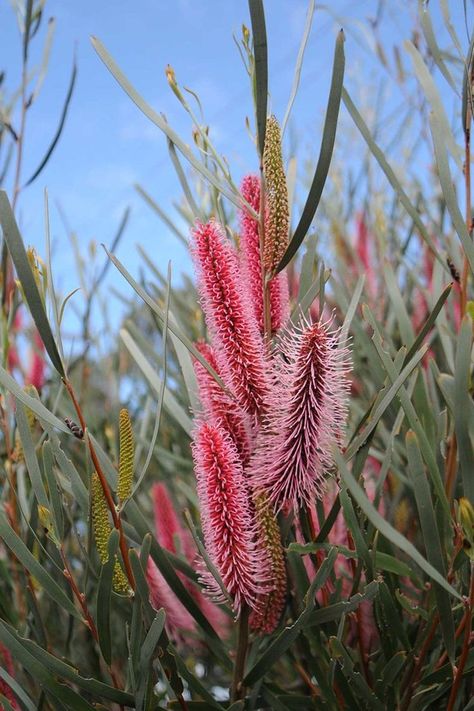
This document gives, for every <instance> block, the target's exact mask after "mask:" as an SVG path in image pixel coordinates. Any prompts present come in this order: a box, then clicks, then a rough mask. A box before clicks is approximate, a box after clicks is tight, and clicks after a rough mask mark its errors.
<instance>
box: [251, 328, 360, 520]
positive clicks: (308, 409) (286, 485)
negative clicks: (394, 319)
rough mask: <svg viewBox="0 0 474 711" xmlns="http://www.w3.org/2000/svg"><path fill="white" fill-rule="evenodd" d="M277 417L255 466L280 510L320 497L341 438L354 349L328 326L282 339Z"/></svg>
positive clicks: (259, 484) (254, 473) (258, 480)
mask: <svg viewBox="0 0 474 711" xmlns="http://www.w3.org/2000/svg"><path fill="white" fill-rule="evenodd" d="M274 363H275V389H274V392H275V396H274V403H273V408H272V418H271V420H269V422H268V423H266V425H265V427H264V429H263V430H262V432H261V437H260V442H259V443H258V444H257V448H256V453H255V455H254V457H253V459H252V461H251V463H250V466H249V470H250V478H251V481H252V483H253V486H254V487H255V489H256V490H257V491H259V490H263V491H265V492H266V493H267V495H268V497H269V499H270V501H271V502H272V504H273V505H274V506H275V508H276V510H277V511H279V510H281V509H282V507H283V506H284V505H285V504H291V505H292V506H293V507H294V508H295V509H298V508H299V507H300V506H302V505H303V504H308V503H309V502H310V501H311V500H312V499H313V498H314V496H316V497H318V498H321V496H322V493H323V483H324V479H325V475H326V472H327V470H328V469H329V468H330V467H331V466H332V464H333V459H332V447H333V445H334V444H338V443H339V442H340V440H341V438H342V429H343V427H344V423H345V419H346V398H347V394H348V390H349V386H350V383H349V379H348V378H347V377H346V375H347V371H348V369H349V351H348V349H347V347H345V345H343V344H340V343H339V331H335V332H331V331H330V330H329V322H326V323H324V322H322V321H318V322H317V323H314V324H309V323H307V322H306V321H305V319H303V318H302V319H301V323H300V326H299V327H298V328H296V327H295V328H294V329H293V330H292V331H291V332H288V333H287V334H286V335H285V336H284V337H282V338H281V339H280V342H279V344H278V345H277V351H276V353H275V359H274Z"/></svg>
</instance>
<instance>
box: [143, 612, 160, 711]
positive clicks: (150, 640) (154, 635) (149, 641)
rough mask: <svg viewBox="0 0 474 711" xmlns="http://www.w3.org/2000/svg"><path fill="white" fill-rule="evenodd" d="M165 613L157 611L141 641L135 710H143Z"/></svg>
mask: <svg viewBox="0 0 474 711" xmlns="http://www.w3.org/2000/svg"><path fill="white" fill-rule="evenodd" d="M165 618H166V615H165V611H164V610H163V609H161V610H158V612H157V613H156V617H155V619H154V620H153V622H152V623H151V626H150V628H149V630H148V632H147V634H146V637H145V639H144V640H143V644H142V648H141V650H140V676H141V678H140V681H139V684H138V691H137V694H136V699H137V702H136V703H137V709H140V708H143V701H144V698H145V694H146V690H147V686H148V677H149V674H150V671H151V661H152V658H153V655H154V654H156V648H157V646H158V641H159V639H160V637H161V634H162V632H163V629H164V626H165Z"/></svg>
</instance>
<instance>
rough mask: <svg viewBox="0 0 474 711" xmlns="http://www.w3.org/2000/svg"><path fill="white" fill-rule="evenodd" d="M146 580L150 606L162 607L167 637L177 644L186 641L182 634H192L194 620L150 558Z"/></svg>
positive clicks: (157, 608)
mask: <svg viewBox="0 0 474 711" xmlns="http://www.w3.org/2000/svg"><path fill="white" fill-rule="evenodd" d="M146 579H147V582H148V590H149V593H150V604H151V606H152V607H153V608H154V609H155V610H159V609H160V608H161V607H162V608H163V609H164V611H165V613H166V622H165V626H166V631H167V632H168V634H169V636H170V637H171V638H172V639H173V640H174V641H175V642H178V643H179V642H184V641H186V635H185V634H183V633H186V632H194V630H195V629H196V624H195V622H194V619H193V618H192V617H191V615H190V614H189V612H188V611H187V610H186V608H185V607H184V605H182V603H181V602H180V601H179V600H178V598H177V597H176V595H175V594H174V592H173V591H172V589H171V588H170V586H169V585H168V583H167V582H166V580H165V579H164V577H163V575H162V573H161V572H160V570H159V569H158V567H157V565H156V564H155V562H154V561H153V560H152V559H151V558H148V563H147V569H146Z"/></svg>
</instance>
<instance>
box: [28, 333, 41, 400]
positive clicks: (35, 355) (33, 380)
mask: <svg viewBox="0 0 474 711" xmlns="http://www.w3.org/2000/svg"><path fill="white" fill-rule="evenodd" d="M33 340H34V348H32V350H31V358H30V366H29V368H28V372H27V374H26V376H25V384H26V385H34V386H35V388H36V389H37V390H41V388H42V387H43V385H44V380H45V375H44V372H45V362H44V358H43V356H42V354H43V353H44V344H43V341H42V339H41V336H40V335H39V333H38V331H37V330H36V329H35V332H34V336H33Z"/></svg>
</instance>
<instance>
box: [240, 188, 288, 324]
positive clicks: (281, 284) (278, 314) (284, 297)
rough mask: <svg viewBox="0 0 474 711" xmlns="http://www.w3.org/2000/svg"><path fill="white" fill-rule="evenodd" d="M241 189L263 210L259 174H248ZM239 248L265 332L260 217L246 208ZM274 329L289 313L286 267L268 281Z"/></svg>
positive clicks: (245, 195)
mask: <svg viewBox="0 0 474 711" xmlns="http://www.w3.org/2000/svg"><path fill="white" fill-rule="evenodd" d="M240 189H241V193H242V196H243V197H244V198H245V200H246V201H247V202H248V203H249V205H251V206H252V207H253V209H254V210H255V211H256V212H259V210H260V178H259V177H258V176H257V175H246V176H245V178H244V179H243V180H242V184H241V188H240ZM240 225H241V236H240V252H241V266H242V273H243V274H244V277H245V282H246V283H247V284H248V287H249V291H250V297H251V301H252V305H253V310H254V313H255V318H256V319H257V321H258V324H259V328H260V331H261V332H262V333H263V277H262V260H261V249H260V234H259V228H258V221H257V220H255V219H254V218H253V217H252V216H251V215H250V214H249V213H248V211H247V210H245V209H243V210H241V213H240ZM269 291H270V312H271V321H272V331H277V330H278V329H280V328H281V327H282V326H283V325H284V323H285V322H286V320H287V319H288V316H289V293H288V276H287V273H286V270H283V271H282V272H280V273H279V274H278V275H277V276H276V277H274V278H273V279H272V280H271V281H270V284H269Z"/></svg>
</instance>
